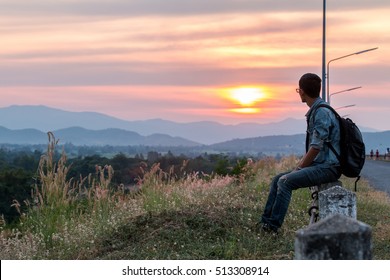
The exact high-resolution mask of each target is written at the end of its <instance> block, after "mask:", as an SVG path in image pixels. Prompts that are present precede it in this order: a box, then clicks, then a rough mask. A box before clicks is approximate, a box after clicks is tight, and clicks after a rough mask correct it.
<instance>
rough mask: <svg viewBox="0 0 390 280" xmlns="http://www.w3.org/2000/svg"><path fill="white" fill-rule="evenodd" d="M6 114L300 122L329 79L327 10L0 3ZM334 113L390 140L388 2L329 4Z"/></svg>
mask: <svg viewBox="0 0 390 280" xmlns="http://www.w3.org/2000/svg"><path fill="white" fill-rule="evenodd" d="M0 36H1V37H0V38H1V39H0V40H1V48H0V95H1V98H0V107H8V106H10V105H46V106H49V107H54V108H59V109H63V110H69V111H77V112H79V111H95V112H100V113H104V114H108V115H111V116H115V117H118V118H122V119H125V120H144V119H154V118H162V119H166V120H172V121H177V122H193V121H203V120H211V121H217V122H220V123H224V124H237V123H243V122H257V123H269V122H275V121H281V120H283V119H286V118H297V119H304V115H305V113H306V111H307V110H308V107H307V106H306V105H305V104H302V103H301V102H300V99H299V96H298V94H297V93H296V92H295V88H296V87H297V83H298V79H299V78H300V76H301V75H302V74H304V73H306V72H314V73H317V74H318V75H320V76H321V66H322V64H321V63H322V61H321V56H322V1H321V0H296V1H290V0H283V1H278V0H276V1H275V0H263V1H261V0H196V1H195V0H55V1H54V0H27V1H26V0H0ZM374 47H379V48H378V49H377V50H375V51H372V52H367V53H364V54H361V55H356V56H351V57H348V58H345V59H342V60H338V61H334V62H332V63H331V64H330V73H329V77H330V80H329V81H330V92H331V93H334V92H338V91H342V90H346V89H349V88H353V87H358V86H361V87H362V88H360V89H357V90H354V91H350V92H345V93H341V94H338V95H334V96H332V99H331V104H332V105H333V106H334V107H335V108H338V107H343V106H347V105H356V106H354V107H350V108H343V109H339V112H340V114H342V115H349V117H351V118H352V119H353V120H354V121H355V122H357V123H358V124H359V125H361V126H365V127H371V128H376V129H380V130H389V129H390V121H389V120H390V108H389V105H390V94H389V91H390V79H389V78H390V1H388V0H370V1H367V0H343V1H336V0H328V1H327V61H329V60H331V59H334V58H337V57H340V56H344V55H347V54H350V53H354V52H358V51H361V50H365V49H369V48H374Z"/></svg>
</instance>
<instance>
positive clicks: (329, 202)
mask: <svg viewBox="0 0 390 280" xmlns="http://www.w3.org/2000/svg"><path fill="white" fill-rule="evenodd" d="M318 208H319V218H320V219H324V218H326V217H328V216H330V215H333V214H336V213H339V214H342V215H345V216H348V217H351V218H353V219H356V215H357V214H356V212H357V211H356V194H355V193H353V192H351V191H349V190H347V189H345V188H342V187H340V186H335V187H332V188H330V189H327V190H325V191H322V192H319V193H318Z"/></svg>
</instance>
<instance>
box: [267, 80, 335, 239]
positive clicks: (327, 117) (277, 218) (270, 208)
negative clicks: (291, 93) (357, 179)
mask: <svg viewBox="0 0 390 280" xmlns="http://www.w3.org/2000/svg"><path fill="white" fill-rule="evenodd" d="M296 91H297V93H298V94H299V96H300V98H301V100H302V102H303V103H306V104H307V105H308V106H309V107H310V109H309V111H308V112H307V114H306V118H307V124H308V126H307V133H308V138H307V140H308V141H307V144H306V146H307V147H306V154H305V155H304V156H303V158H302V159H301V161H300V162H299V164H298V166H297V167H296V168H295V169H294V170H292V171H289V172H284V173H281V174H279V175H277V176H275V177H274V179H273V180H272V182H271V186H270V192H269V195H268V200H267V203H266V205H265V209H264V213H263V215H262V217H261V221H260V223H261V228H262V229H263V230H264V231H266V232H272V233H277V232H278V229H279V228H280V227H281V226H282V224H283V221H284V217H285V216H286V213H287V209H288V206H289V204H290V200H291V195H292V191H293V190H296V189H298V188H306V187H310V186H314V185H319V184H323V183H329V182H333V181H337V179H339V178H340V176H341V172H340V168H339V166H340V164H339V161H338V159H337V157H336V155H335V154H334V153H333V152H332V151H331V150H330V148H329V146H328V145H327V143H326V142H330V144H331V145H332V146H333V147H334V148H335V150H336V152H337V153H340V126H339V123H338V120H337V119H336V116H335V115H334V114H333V112H332V111H331V110H330V109H329V108H324V107H318V105H320V104H321V103H324V102H325V101H323V100H322V99H321V98H320V91H321V78H320V77H318V76H317V75H316V74H312V73H307V74H304V75H303V76H302V77H301V78H300V80H299V88H297V89H296Z"/></svg>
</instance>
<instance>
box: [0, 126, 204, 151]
mask: <svg viewBox="0 0 390 280" xmlns="http://www.w3.org/2000/svg"><path fill="white" fill-rule="evenodd" d="M53 133H54V135H55V136H56V138H57V139H59V140H60V141H61V143H62V144H65V143H72V144H73V145H76V146H105V145H110V146H166V147H175V146H176V147H195V146H199V145H200V144H198V143H196V142H193V141H190V140H186V139H184V138H181V137H172V136H169V135H165V134H152V135H149V136H142V135H140V134H138V133H135V132H132V131H127V130H123V129H116V128H110V129H103V130H89V129H85V128H81V127H70V128H66V129H60V130H56V131H53ZM0 143H3V144H19V145H36V144H47V134H46V133H44V132H42V131H39V130H36V129H19V130H11V129H7V128H5V127H1V126H0Z"/></svg>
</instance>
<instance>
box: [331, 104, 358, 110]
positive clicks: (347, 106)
mask: <svg viewBox="0 0 390 280" xmlns="http://www.w3.org/2000/svg"><path fill="white" fill-rule="evenodd" d="M353 106H356V104H351V105H346V106H342V107H338V108H335V110H340V109H344V108H349V107H353Z"/></svg>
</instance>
